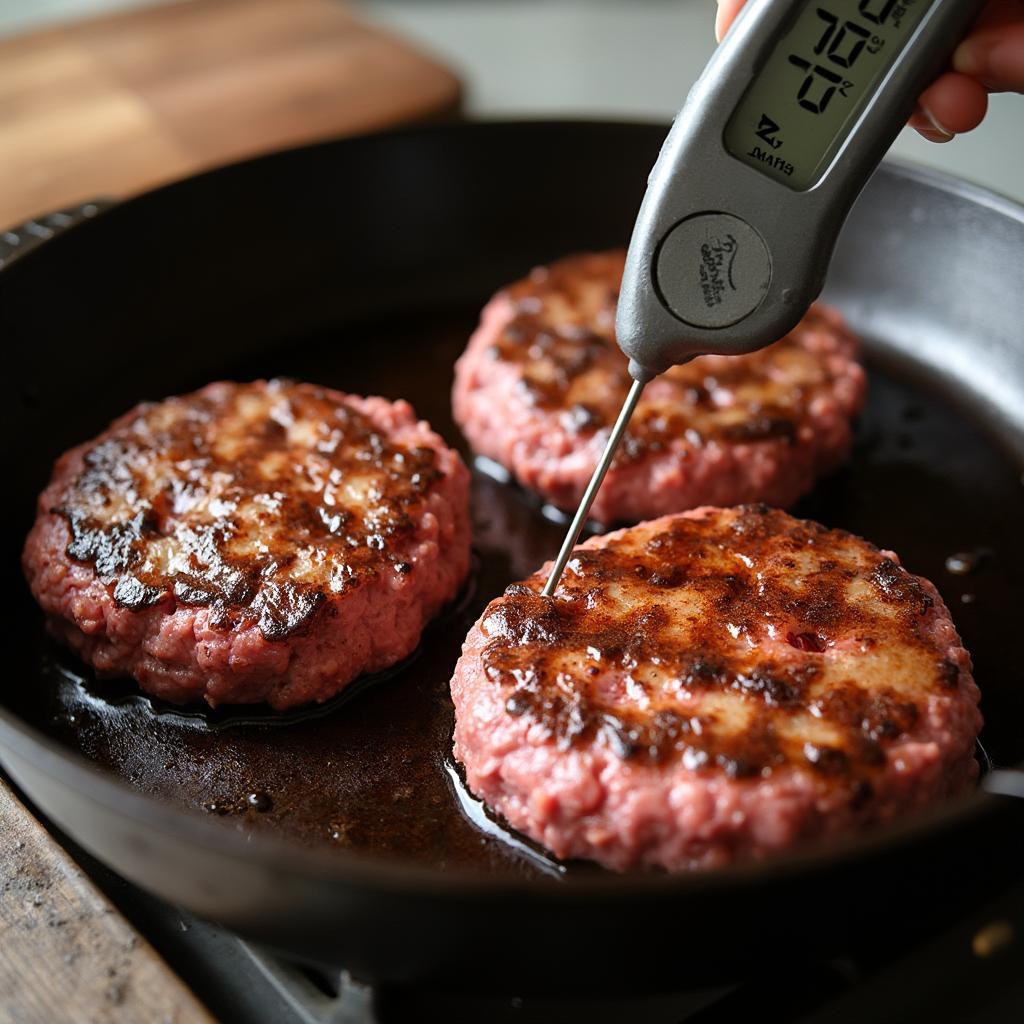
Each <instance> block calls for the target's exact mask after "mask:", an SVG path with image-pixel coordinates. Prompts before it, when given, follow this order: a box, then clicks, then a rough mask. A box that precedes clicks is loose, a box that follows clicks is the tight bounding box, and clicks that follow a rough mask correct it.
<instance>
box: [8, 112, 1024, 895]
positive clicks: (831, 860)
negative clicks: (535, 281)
mask: <svg viewBox="0 0 1024 1024" xmlns="http://www.w3.org/2000/svg"><path fill="white" fill-rule="evenodd" d="M580 128H587V129H591V130H595V129H596V130H602V129H608V128H610V129H618V130H623V129H625V130H630V129H634V130H636V131H639V132H644V131H650V130H656V129H659V128H665V126H664V125H663V124H662V123H661V122H658V121H656V120H652V121H646V122H644V121H636V120H614V119H613V120H609V119H601V118H571V119H529V118H523V119H518V118H517V119H507V120H493V121H478V122H472V121H464V122H455V123H448V124H442V125H426V126H422V125H421V126H413V127H406V128H399V129H393V130H389V131H382V132H374V133H370V134H366V135H360V136H355V137H351V138H345V139H334V140H327V141H321V142H315V143H311V144H307V145H303V146H296V147H291V148H288V149H283V150H277V151H274V152H271V153H267V154H263V155H260V156H256V157H253V158H250V159H247V160H242V161H237V162H234V163H230V164H226V165H222V166H218V167H215V168H212V169H210V170H207V171H204V172H202V173H201V174H197V175H192V176H190V177H188V178H184V179H181V180H179V181H174V182H170V183H168V184H165V185H161V186H159V187H158V188H156V189H152V190H150V191H146V192H143V193H140V194H138V195H136V196H132V197H130V198H128V199H126V200H124V201H123V202H117V203H116V204H115V205H113V206H111V207H109V208H106V209H104V210H101V211H100V212H99V213H97V214H96V215H95V216H93V217H91V218H89V219H88V220H87V221H83V222H81V223H79V224H76V225H74V226H72V227H70V228H68V229H66V230H64V231H61V232H59V234H58V235H55V236H54V237H53V238H51V239H48V240H46V241H44V242H42V243H40V244H38V245H36V246H33V248H32V249H31V250H30V251H28V252H26V253H24V254H22V255H19V256H17V258H12V259H11V260H10V262H9V263H8V264H7V265H5V266H4V267H3V268H2V269H0V286H2V285H3V284H5V283H7V282H8V281H9V280H10V277H11V276H12V274H11V271H12V270H13V271H14V272H13V276H14V277H15V278H16V277H17V274H18V273H19V272H21V271H19V270H17V269H15V268H18V267H24V266H31V265H32V264H33V262H34V261H38V260H39V259H41V258H42V256H40V253H41V252H48V251H49V250H50V247H51V246H52V245H53V244H55V243H56V244H58V245H59V244H61V243H60V237H63V236H64V235H67V234H75V233H78V232H82V231H89V230H97V229H95V228H93V227H90V225H94V224H96V223H103V221H104V220H106V219H107V218H110V217H115V218H116V217H117V216H119V215H120V214H119V213H118V211H120V210H122V209H123V208H125V207H127V208H129V209H130V208H131V207H132V206H134V205H138V204H144V203H148V202H153V201H157V200H158V199H159V198H161V197H163V196H164V195H165V194H166V193H174V192H175V191H176V190H181V189H183V188H188V187H190V186H191V184H192V183H193V182H195V181H197V180H200V179H207V180H209V179H217V178H218V177H222V178H230V176H231V175H232V174H233V173H235V172H236V171H237V170H238V169H239V168H242V167H248V166H251V165H253V164H269V163H272V162H273V161H275V160H282V159H289V158H292V157H294V155H296V154H299V153H306V152H315V151H317V150H322V149H324V148H335V147H338V146H342V147H344V146H351V145H367V144H369V145H372V144H374V143H375V142H376V141H377V140H378V139H381V138H382V139H384V140H387V139H392V138H402V139H409V140H412V139H415V138H417V137H423V136H428V137H429V138H430V139H432V140H435V141H437V140H439V139H441V138H443V137H444V136H445V135H446V134H448V133H452V134H458V135H463V134H466V133H475V134H480V133H481V131H486V132H494V133H496V134H501V133H505V132H512V131H523V130H533V131H538V130H540V131H556V132H563V131H572V130H574V129H576V130H578V129H580ZM665 130H667V128H665ZM881 171H882V173H883V174H886V175H891V176H892V177H894V178H896V179H897V180H899V179H902V180H904V181H909V182H911V183H914V184H921V185H925V186H928V187H930V188H934V189H936V190H938V191H941V192H944V193H946V194H948V195H952V196H954V197H956V198H958V199H961V200H964V201H966V202H968V203H971V204H973V205H977V206H981V207H983V208H985V209H988V210H990V211H992V212H994V213H996V214H997V215H999V216H1001V217H1007V218H1009V219H1010V220H1012V221H1016V222H1018V223H1020V224H1024V205H1022V204H1019V203H1017V202H1016V201H1014V200H1013V199H1010V198H1009V197H1007V196H1004V195H1001V194H999V193H997V192H994V191H992V190H990V189H987V188H985V187H983V186H980V185H977V184H974V183H972V182H968V181H965V180H963V179H960V178H957V177H954V176H952V175H949V174H946V173H945V172H942V171H939V170H935V169H932V168H925V167H921V166H919V165H916V164H913V163H910V162H907V161H904V160H892V159H886V160H884V161H883V163H882V165H881ZM1021 441H1022V443H1024V438H1022V439H1021ZM5 748H9V749H10V750H11V751H12V752H13V753H15V754H16V755H17V756H20V757H21V758H23V759H24V760H25V761H27V762H28V763H29V764H31V765H32V767H33V768H35V769H36V770H38V771H40V772H42V773H44V774H45V775H47V776H48V777H49V778H51V779H52V780H54V781H56V782H57V783H59V784H60V785H62V786H64V787H66V788H68V789H71V790H73V791H75V792H76V793H77V794H78V795H80V796H83V797H85V798H87V799H89V800H92V801H94V802H96V803H99V804H101V805H103V806H104V807H105V808H106V809H107V810H109V811H110V812H112V813H114V814H118V815H121V816H123V817H125V818H130V819H132V820H133V821H134V822H135V823H136V824H143V825H145V826H147V827H148V828H150V829H152V830H154V831H156V832H159V833H163V834H166V835H173V836H175V837H176V838H177V839H179V840H183V841H186V842H188V843H190V844H195V845H197V846H200V847H203V848H205V849H206V850H208V851H210V852H214V853H218V854H221V855H223V856H226V857H231V858H237V859H240V860H244V861H248V862H249V863H251V864H255V865H256V866H259V867H262V868H266V869H269V870H273V871H277V872H281V871H286V872H288V873H290V874H294V875H300V876H304V877H307V878H310V879H312V880H316V881H323V882H328V883H335V884H338V885H360V884H362V885H366V884H370V885H372V886H374V887H378V888H383V889H388V890H391V891H394V892H411V891H417V892H420V893H422V892H423V890H424V889H425V888H427V889H431V890H434V891H437V892H443V893H451V892H471V893H472V894H473V895H474V896H476V895H480V894H481V893H487V892H489V893H493V894H494V895H495V896H501V895H503V894H507V893H509V892H529V893H531V894H536V895H540V894H543V896H544V897H545V898H554V899H555V900H559V899H561V900H564V901H567V902H572V901H575V900H576V899H580V898H582V899H585V898H587V897H588V896H592V895H597V894H600V895H601V896H603V897H605V898H608V897H611V898H613V899H614V898H617V897H621V898H623V899H628V898H630V897H633V896H640V895H645V894H646V895H651V894H659V895H661V894H667V893H672V894H674V895H684V894H685V893H686V892H688V891H690V892H692V891H695V890H700V891H702V892H706V891H708V890H713V889H720V888H722V889H735V888H737V887H742V886H745V885H751V884H757V885H760V884H763V883H765V882H773V881H775V882H781V881H785V880H787V879H790V878H793V877H795V876H798V875H799V876H802V877H804V878H806V877H807V873H808V871H809V870H813V869H815V868H822V869H833V868H835V867H837V866H839V865H841V864H843V863H849V862H851V861H853V860H859V859H861V858H863V857H866V856H870V855H872V854H876V853H878V852H884V850H885V849H886V848H889V847H896V846H898V845H899V844H901V843H912V842H915V841H918V840H920V839H922V838H927V837H932V838H933V839H937V838H938V836H939V835H941V834H942V832H943V831H944V830H946V829H952V828H953V827H954V826H955V825H962V826H965V827H966V826H967V825H968V823H969V822H971V821H972V820H973V822H974V824H975V825H980V824H981V823H982V822H983V821H988V820H990V819H994V818H995V817H997V816H1000V815H1004V814H1007V813H1008V812H1009V811H1010V810H1011V803H1012V802H1013V801H1012V800H1011V798H1000V797H997V796H994V795H992V794H989V793H986V792H984V791H983V790H981V789H979V790H978V791H976V792H975V793H972V794H970V795H967V796H964V797H961V798H958V799H956V800H952V801H946V802H943V803H942V804H941V805H939V806H937V807H934V808H931V809H930V810H928V811H926V812H923V813H921V814H916V815H913V816H911V819H910V820H909V821H900V822H896V823H892V824H889V825H885V826H879V827H876V828H872V829H870V830H869V831H867V832H865V833H861V834H854V835H851V836H848V837H846V838H842V839H833V840H830V841H828V843H827V844H822V845H820V846H819V845H815V846H811V847H809V848H805V849H802V850H796V851H793V852H791V853H788V854H785V855H780V856H778V857H775V858H772V859H770V860H767V861H751V862H745V863H740V864H734V865H730V866H728V867H725V868H719V869H715V870H712V871H697V872H685V873H678V874H668V873H663V874H662V873H658V874H655V873H627V874H617V873H615V872H604V871H595V872H594V873H593V874H592V875H591V874H587V875H584V876H582V877H575V876H572V875H570V876H569V877H567V878H563V879H551V878H547V877H540V878H530V879H526V878H516V877H514V876H511V875H509V876H506V875H495V874H492V873H488V872H487V871H484V870H479V869H466V868H458V869H450V868H449V869H443V870H442V869H438V868H432V867H425V866H421V865H418V864H412V863H409V862H406V861H402V860H399V859H390V858H387V857H382V856H381V855H380V854H366V853H360V852H355V851H347V850H327V849H321V848H317V847H305V846H302V845H301V844H299V843H296V842H289V841H288V840H286V839H283V838H280V837H277V836H274V835H272V834H269V833H264V832H262V831H260V830H252V831H248V832H243V831H241V830H240V829H238V828H237V826H235V825H232V824H231V823H229V822H226V821H221V820H220V819H210V818H208V817H205V816H203V815H201V814H200V813H199V812H198V811H194V810H191V809H188V808H185V807H182V806H178V805H175V804H173V803H170V802H168V801H165V800H162V799H160V798H159V797H155V796H149V795H146V794H144V793H141V792H139V791H138V790H136V789H134V788H133V787H132V786H131V785H130V784H129V783H127V782H126V781H124V780H122V779H120V778H118V777H117V776H115V775H113V774H112V773H110V772H107V771H106V770H104V769H102V768H101V767H99V766H98V765H96V764H94V763H93V762H91V761H89V760H88V759H87V758H86V757H84V755H82V754H80V753H78V752H76V751H74V750H71V749H69V748H67V747H64V746H63V745H62V744H60V743H58V742H57V741H56V740H54V739H52V738H51V737H49V736H47V735H46V734H44V733H43V732H41V731H40V730H38V729H36V728H35V727H34V726H31V725H29V724H28V723H27V722H24V721H23V720H22V719H20V718H19V717H18V716H17V715H16V714H15V713H14V712H12V711H11V710H10V709H8V708H7V707H5V706H3V705H0V761H3V760H4V758H3V757H2V753H3V751H4V749H5ZM1017 767H1018V768H1024V762H1021V764H1020V765H1019V766H1017ZM56 824H57V826H58V827H60V823H59V822H56Z"/></svg>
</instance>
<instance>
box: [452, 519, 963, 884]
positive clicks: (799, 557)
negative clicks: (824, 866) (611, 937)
mask: <svg viewBox="0 0 1024 1024" xmlns="http://www.w3.org/2000/svg"><path fill="white" fill-rule="evenodd" d="M546 573H547V569H546V568H545V569H544V570H543V571H541V572H539V573H537V574H536V575H535V576H533V577H531V578H530V579H529V580H527V581H526V582H525V583H521V584H515V585H513V586H511V587H509V588H508V589H507V590H506V592H505V595H504V596H503V597H500V598H498V599H497V600H495V601H493V602H491V604H490V606H489V607H488V608H487V610H486V611H485V612H484V614H483V616H482V618H481V619H480V621H479V622H478V623H477V624H476V626H474V627H473V629H472V631H471V632H470V634H469V636H468V638H467V640H466V643H465V646H464V648H463V654H462V658H461V660H460V661H459V663H458V666H457V668H456V670H455V676H454V678H453V680H452V696H453V698H454V701H455V709H456V725H455V755H456V757H457V758H458V759H459V760H460V761H461V762H462V763H463V765H464V766H465V769H466V778H467V781H468V784H469V786H470V788H471V789H472V790H473V792H474V793H476V794H477V795H478V796H480V797H482V798H483V799H484V800H485V801H486V802H487V803H488V804H489V805H490V806H491V807H492V808H493V809H494V810H496V811H497V812H498V813H500V814H501V815H503V816H504V817H505V818H506V819H507V820H508V821H509V822H510V823H511V825H513V826H514V827H515V828H517V829H520V830H521V831H523V832H525V833H526V834H528V835H530V836H532V837H533V838H534V839H536V840H537V841H539V842H541V843H543V844H544V845H545V846H547V847H549V848H550V849H551V850H553V851H554V853H555V854H556V855H558V856H560V857H586V858H592V859H594V860H597V861H600V862H601V863H602V864H604V865H606V866H608V867H611V868H616V869H625V868H630V867H635V866H645V865H659V866H662V867H665V868H668V869H673V870H675V869H685V868H689V867H705V866H714V865H719V864H723V863H726V862H728V861H731V860H733V859H735V858H740V857H760V856H764V855H767V854H770V853H773V852H776V851H779V850H783V849H787V848H790V847H793V846H795V845H797V844H799V843H804V842H807V841H809V840H811V839H814V838H816V837H821V836H831V835H836V834H838V833H842V832H844V831H848V830H850V829H853V828H854V827H856V826H860V825H863V824H865V823H869V822H879V821H888V820H891V819H893V818H895V817H897V816H899V815H901V814H903V813H905V812H908V811H911V810H913V809H914V808H917V807H921V806H923V805H925V804H927V803H929V802H931V801H934V800H937V799H940V798H942V797H945V796H947V795H950V794H955V793H959V792H961V791H963V790H964V789H966V788H967V787H969V786H970V785H971V784H972V782H973V780H974V779H975V777H976V775H977V763H976V761H975V759H974V756H973V754H974V743H975V738H976V736H977V734H978V731H979V729H980V727H981V716H980V714H979V712H978V707H977V705H978V689H977V687H976V686H975V683H974V680H973V678H972V676H971V662H970V657H969V656H968V654H967V652H966V651H965V650H964V648H963V647H962V645H961V643H960V639H959V637H958V636H957V633H956V630H955V628H954V626H953V623H952V621H951V620H950V616H949V613H948V611H947V610H946V607H945V606H944V605H943V603H942V600H941V598H940V597H939V594H938V592H937V591H936V589H935V587H934V586H932V584H931V583H929V582H928V581H927V580H924V579H922V578H920V577H918V576H914V575H912V574H910V573H908V572H907V571H906V570H905V569H903V568H902V567H901V566H900V565H899V563H898V560H897V558H896V556H895V555H894V554H892V552H886V551H880V550H879V549H878V548H876V547H874V546H873V545H871V544H869V543H867V542H866V541H863V540H860V539H859V538H857V537H854V536H852V535H851V534H848V533H844V532H843V531H840V530H827V529H825V528H824V527H822V526H819V525H817V524H816V523H812V522H804V521H800V520H797V519H793V518H791V517H790V516H788V515H786V514H785V513H784V512H780V511H775V510H769V509H767V508H765V507H763V506H749V507H742V508H738V509H715V508H703V509H697V510H695V511H693V512H687V513H684V514H681V515H675V516H667V517H665V518H663V519H658V520H655V521H653V522H647V523H641V524H640V525H639V526H636V527H634V528H632V529H628V530H623V531H620V532H618V533H613V534H608V535H606V536H603V537H598V538H594V539H592V540H590V541H587V542H586V543H585V544H584V545H582V546H581V547H579V548H577V550H576V552H575V554H574V555H573V558H572V560H571V561H570V562H569V565H568V568H567V570H566V573H565V575H564V577H563V579H562V582H561V583H560V585H559V588H558V591H557V593H556V594H555V596H554V597H552V598H545V597H543V596H541V594H540V593H539V591H540V589H541V588H542V586H543V583H544V579H545V577H546Z"/></svg>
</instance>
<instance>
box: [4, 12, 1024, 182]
mask: <svg viewBox="0 0 1024 1024" xmlns="http://www.w3.org/2000/svg"><path fill="white" fill-rule="evenodd" d="M153 2H154V0H0V34H11V33H16V32H19V31H26V30H29V29H32V28H36V27H42V26H44V25H46V24H51V23H54V22H60V21H61V20H65V19H70V18H75V17H84V16H86V15H89V14H95V13H100V12H104V11H111V10H120V9H125V8H127V7H132V6H142V5H143V4H145V3H153ZM188 2H192V3H202V2H203V0H188ZM287 2H288V0H281V3H282V4H285V5H286V4H287ZM349 6H350V7H354V8H358V9H360V10H361V11H362V12H363V13H364V14H365V16H366V17H368V18H369V19H372V20H374V21H377V22H378V23H380V24H382V25H384V26H389V27H391V28H393V29H395V30H396V31H398V32H399V33H401V34H403V35H404V36H406V37H407V38H408V39H410V40H411V41H413V42H416V43H418V44H419V45H420V46H421V47H423V48H425V49H427V50H428V51H430V52H432V53H433V54H435V55H436V56H438V57H439V58H441V59H442V60H443V61H444V62H445V63H447V64H448V65H449V66H450V67H451V68H452V69H453V70H454V71H456V73H458V74H459V75H460V76H461V77H462V79H463V81H464V83H465V85H466V110H467V113H469V114H470V115H471V116H476V117H513V116H524V115H525V116H565V115H570V116H573V115H575V116H585V117H612V118H627V119H644V120H661V121H667V120H668V119H669V118H670V117H671V116H672V114H673V113H674V112H675V110H676V108H677V107H678V106H679V105H680V103H681V102H682V100H683V98H684V96H685V94H686V92H687V90H688V89H689V87H690V85H691V84H692V82H693V81H694V79H695V78H696V76H697V75H698V74H699V72H700V69H701V68H702V66H703V64H704V62H705V61H706V60H707V57H708V55H709V54H710V52H711V50H712V48H713V46H714V37H713V32H712V26H713V24H714V14H715V3H714V0H361V2H357V0H351V2H350V3H349ZM894 154H895V155H896V156H898V157H901V158H903V159H908V160H912V161H915V162H917V163H923V164H927V165H930V166H933V167H940V168H944V169H946V170H949V171H951V172H952V173H954V174H958V175H960V176H962V177H965V178H968V179H970V180H972V181H975V182H978V183H979V184H983V185H987V186H988V187H990V188H994V189H996V190H997V191H999V192H1002V193H1004V194H1006V195H1010V196H1013V197H1014V198H1016V199H1018V200H1021V201H1024V98H1021V97H1018V96H995V97H993V98H992V103H991V108H990V113H989V117H988V120H987V121H986V122H985V124H984V125H982V127H981V128H980V129H978V130H977V131H975V132H972V133H970V134H969V135H965V136H963V137H961V138H958V139H956V140H954V141H953V142H951V143H947V144H945V145H941V146H939V145H935V144H934V143H928V142H925V141H924V140H922V139H920V138H919V137H918V136H917V135H916V134H914V133H913V132H910V131H904V132H903V134H902V135H901V137H900V138H899V140H898V141H897V143H896V145H895V148H894Z"/></svg>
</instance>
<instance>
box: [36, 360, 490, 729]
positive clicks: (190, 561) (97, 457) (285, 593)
mask: <svg viewBox="0 0 1024 1024" xmlns="http://www.w3.org/2000/svg"><path fill="white" fill-rule="evenodd" d="M468 503H469V474H468V471H467V470H466V468H465V466H464V465H463V463H462V461H461V459H460V458H459V456H458V455H457V454H456V453H455V452H454V451H452V450H451V449H450V448H448V447H447V446H446V445H445V444H444V442H443V441H442V440H441V438H440V437H438V436H437V434H435V433H433V431H431V430H430V428H429V426H428V425H427V424H426V423H424V422H422V421H417V419H416V416H415V414H414V412H413V410H412V408H411V407H410V406H409V405H408V403H406V402H388V401H385V400H384V399H382V398H358V397H356V396H353V395H344V394H341V393H340V392H337V391H330V390H327V389H325V388H320V387H315V386H314V385H311V384H297V383H293V382H288V381H279V380H273V381H269V382H265V381H257V382H255V383H250V384H233V383H216V384H210V385H209V386H208V387H205V388H203V389H202V390H201V391H197V392H195V393H194V394H191V395H186V396H184V397H179V398H169V399H167V400H166V401H163V402H160V403H157V404H144V405H140V406H138V407H136V408H135V409H133V410H132V411H131V412H129V413H127V414H126V415H125V416H123V417H121V418H120V419H118V420H117V421H115V422H114V423H113V424H112V425H111V426H110V428H109V429H107V430H106V431H105V432H104V433H102V434H100V436H99V437H97V438H96V439H95V440H93V441H90V442H88V443H86V444H83V445H81V446H79V447H77V448H74V449H72V450H71V451H69V452H67V453H66V454H65V455H63V456H62V457H61V458H60V459H59V460H58V461H57V464H56V467H55V469H54V473H53V478H52V480H51V482H50V484H49V486H48V487H47V488H46V489H45V490H44V491H43V493H42V495H41V496H40V498H39V507H38V515H37V518H36V522H35V525H34V526H33V528H32V531H31V532H30V534H29V536H28V540H27V542H26V545H25V550H24V555H23V563H24V568H25V573H26V576H27V578H28V582H29V586H30V587H31V589H32V593H33V595H34V596H35V598H36V600H37V601H38V602H39V604H40V605H41V606H42V608H43V610H44V611H45V612H46V614H47V617H48V621H49V625H50V627H51V629H52V630H53V632H54V633H56V634H57V635H58V636H59V637H61V638H63V639H64V640H65V641H66V642H67V643H68V644H69V645H70V646H71V647H73V648H74V649H75V650H76V651H77V652H78V653H79V654H80V655H81V656H82V657H83V658H84V659H85V660H86V661H88V662H89V663H90V664H91V665H92V666H93V667H94V668H95V669H96V670H97V672H98V673H100V674H105V675H111V674H113V675H124V674H127V675H132V676H134V677H135V679H136V680H138V683H139V685H140V686H141V687H142V689H144V690H146V691H148V692H149V693H151V694H154V695H156V696H158V697H161V698H163V699H165V700H168V701H172V702H175V703H185V702H188V701H193V700H196V699H199V698H202V699H204V700H206V701H207V702H208V703H209V704H210V705H214V706H215V705H217V704H224V703H236V704H242V703H244V704H248V703H254V702H260V701H266V702H268V703H269V704H270V705H271V706H272V707H274V708H277V709H283V708H289V707H294V706H296V705H300V704H305V703H308V702H310V701H323V700H325V699H327V698H328V697H331V696H333V695H334V694H336V693H337V692H338V691H339V690H341V689H342V688H343V687H344V686H345V685H346V684H347V683H348V682H350V681H351V680H352V679H354V678H355V677H356V676H358V675H360V674H361V673H364V672H373V671H377V670H380V669H383V668H386V667H387V666H389V665H392V664H394V663H395V662H396V661H399V660H400V659H402V658H403V657H405V656H406V655H408V654H409V653H410V652H411V651H412V650H413V648H414V647H415V646H416V644H417V643H418V641H419V636H420V633H421V631H422V629H423V626H424V624H425V623H426V622H427V620H428V619H429V618H430V617H431V616H433V615H434V614H436V613H437V611H438V610H439V609H440V608H441V606H442V605H443V604H444V603H445V602H446V601H448V600H450V599H451V598H452V597H453V596H454V595H455V594H456V592H457V591H458V589H459V587H460V585H461V584H462V581H463V579H464V578H465V576H466V574H467V572H468V568H469V543H470V538H469V533H470V528H469V509H468Z"/></svg>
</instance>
